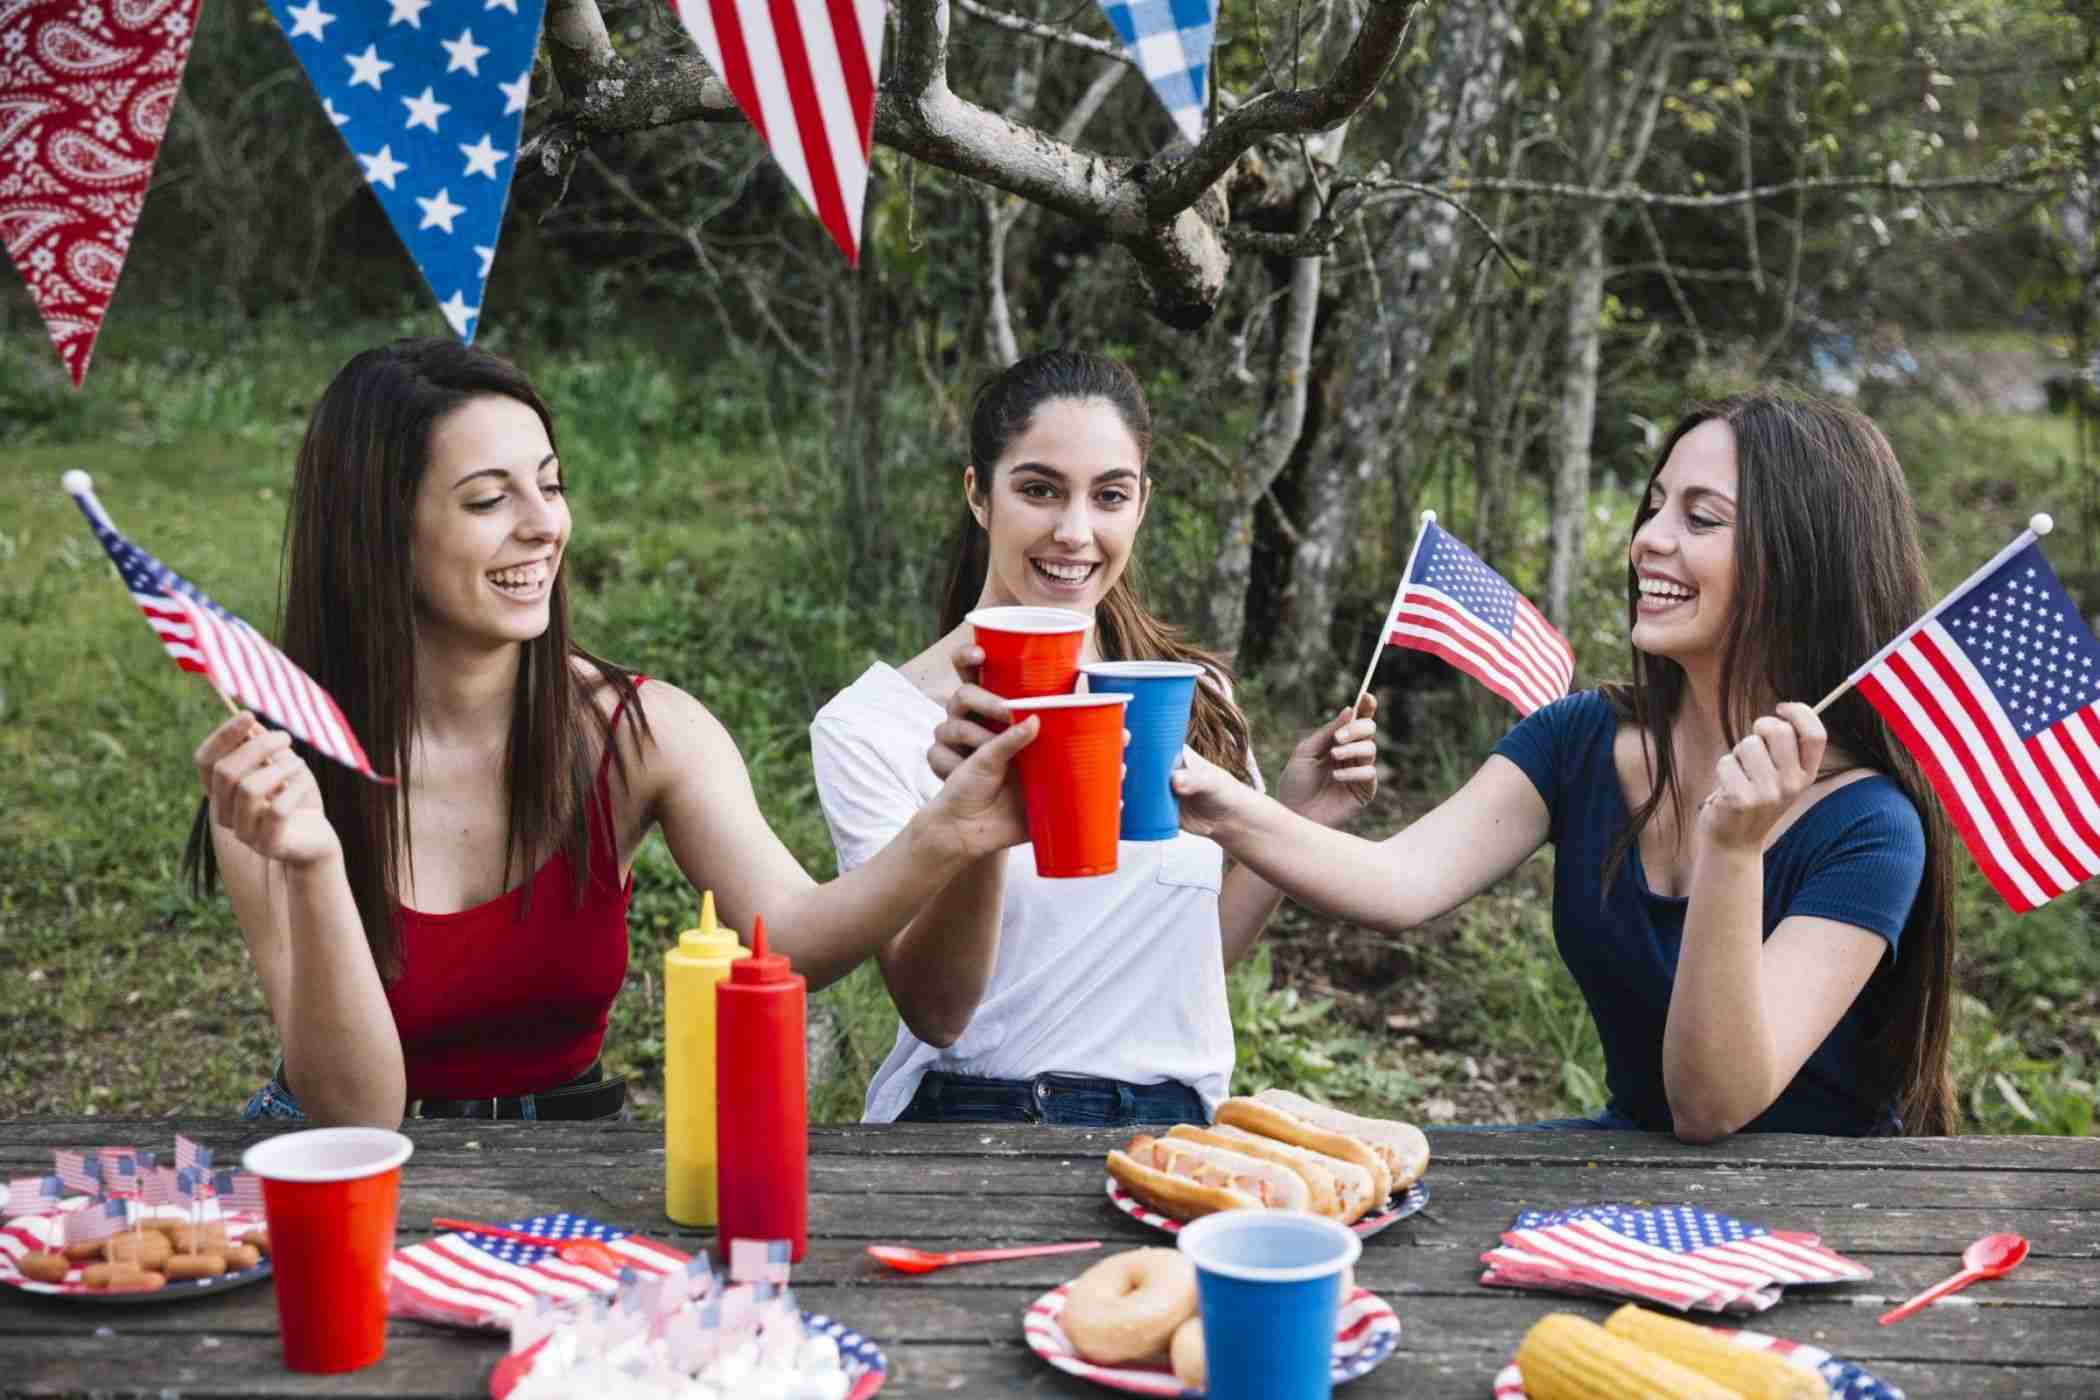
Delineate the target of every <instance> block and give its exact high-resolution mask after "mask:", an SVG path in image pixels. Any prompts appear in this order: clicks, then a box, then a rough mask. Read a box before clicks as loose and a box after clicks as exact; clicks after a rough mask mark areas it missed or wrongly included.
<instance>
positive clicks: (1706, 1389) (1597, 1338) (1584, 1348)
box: [1517, 1313, 1742, 1400]
mask: <svg viewBox="0 0 2100 1400" xmlns="http://www.w3.org/2000/svg"><path fill="white" fill-rule="evenodd" d="M1517 1369H1518V1370H1519V1371H1521V1372H1523V1374H1524V1393H1525V1394H1526V1395H1528V1396H1530V1397H1531V1400H1742V1397H1741V1396H1739V1395H1738V1394H1737V1393H1736V1392H1735V1391H1733V1390H1730V1389H1729V1388H1728V1387H1727V1386H1724V1385H1720V1384H1717V1383H1716V1382H1714V1381H1710V1380H1708V1379H1707V1378H1706V1377H1704V1376H1702V1375H1700V1374H1699V1373H1698V1372H1697V1371H1688V1370H1686V1369H1685V1368H1684V1367H1682V1366H1680V1365H1678V1364H1677V1363H1676V1362H1674V1361H1670V1360H1667V1359H1665V1358H1664V1357H1661V1356H1658V1355H1656V1354H1655V1353H1654V1352H1652V1351H1649V1350H1648V1349H1647V1348H1645V1347H1639V1346H1635V1345H1634V1344H1633V1343H1632V1342H1629V1341H1627V1340H1625V1339H1624V1338H1622V1337H1615V1336H1613V1335H1612V1334H1611V1333H1609V1332H1607V1331H1605V1330H1604V1329H1603V1328H1602V1327H1599V1326H1598V1325H1597V1324H1596V1323H1594V1322H1591V1321H1589V1320H1587V1319H1585V1318H1580V1317H1577V1316H1575V1314H1573V1313H1548V1314H1546V1316H1544V1317H1542V1318H1540V1319H1539V1320H1538V1321H1537V1322H1536V1323H1534V1324H1532V1328H1531V1330H1530V1331H1529V1332H1526V1333H1525V1334H1524V1341H1523V1344H1522V1345H1521V1346H1519V1347H1518V1348H1517Z"/></svg>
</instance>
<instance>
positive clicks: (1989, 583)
mask: <svg viewBox="0 0 2100 1400" xmlns="http://www.w3.org/2000/svg"><path fill="white" fill-rule="evenodd" d="M2048 532H2049V517H2047V516H2046V515H2042V516H2036V517H2035V519H2034V521H2033V522H2032V524H2031V526H2030V528H2029V529H2027V530H2026V531H2024V532H2022V533H2021V535H2020V536H2019V538H2017V539H2015V540H2014V541H2013V542H2012V543H2011V544H2010V545H2008V546H2006V548H2005V549H2003V550H2001V551H2000V552H1999V553H1998V555H1997V557H1996V558H1994V559H1992V560H1991V561H1990V562H1989V563H1988V564H1986V565H1984V566H1983V568H1981V569H1979V570H1978V571H1977V572H1976V573H1975V574H1973V575H1971V576H1970V577H1969V579H1968V581H1967V582H1965V583H1963V584H1962V585H1961V587H1959V588H1957V589H1955V590H1954V592H1952V593H1950V594H1948V595H1947V597H1946V598H1945V599H1944V600H1942V601H1941V603H1940V604H1939V606H1938V607H1936V608H1934V609H1933V610H1932V611H1931V612H1929V613H1927V614H1926V615H1925V617H1924V618H1923V619H1921V620H1920V621H1918V622H1916V623H1914V624H1913V625H1912V626H1911V627H1910V629H1909V630H1907V631H1906V632H1904V633H1903V635H1901V636H1900V637H1898V638H1896V640H1895V641H1893V642H1890V643H1889V644H1888V645H1887V646H1886V647H1884V648H1883V649H1882V650H1881V651H1880V652H1878V653H1877V654H1876V655H1875V656H1874V657H1873V659H1872V660H1870V661H1868V662H1867V664H1866V665H1864V666H1862V667H1861V668H1860V669H1859V670H1858V671H1856V672H1854V673H1853V675H1852V676H1851V677H1850V678H1849V679H1848V680H1847V681H1846V683H1845V686H1840V687H1839V688H1838V690H1837V691H1834V692H1832V698H1835V696H1836V695H1838V694H1842V693H1843V691H1844V690H1845V688H1846V687H1847V686H1851V685H1857V686H1858V687H1859V692H1860V694H1861V695H1862V696H1863V697H1865V699H1866V701H1867V703H1868V704H1870V705H1872V706H1873V707H1874V709H1875V711H1876V712H1877V713H1879V714H1880V715H1881V717H1882V719H1883V720H1885V721H1886V722H1887V723H1888V726H1889V729H1890V730H1891V731H1892V732H1893V733H1894V734H1895V736H1896V737H1897V738H1898V739H1899V740H1901V741H1902V744H1903V747H1904V748H1906V749H1908V750H1909V751H1910V754H1911V757H1913V758H1914V759H1916V760H1917V763H1918V766H1919V768H1920V769H1922V770H1923V772H1924V774H1925V776H1926V778H1927V779H1928V780H1929V781H1930V782H1931V783H1932V787H1933V791H1935V792H1936V793H1938V794H1939V798H1940V803H1941V805H1942V806H1944V807H1945V808H1946V809H1947V815H1948V817H1949V818H1950V819H1951V820H1952V821H1953V823H1954V829H1955V830H1956V831H1959V832H1960V833H1961V838H1962V841H1963V843H1964V844H1966V845H1967V846H1968V848H1969V854H1970V855H1971V856H1973V857H1974V858H1975V860H1976V864H1977V865H1978V866H1979V867H1980V868H1981V869H1982V870H1983V873H1984V876H1985V877H1986V878H1987V879H1989V880H1990V882H1991V888H1993V889H1995V890H1996V891H1997V892H1998V894H1999V897H2000V898H2002V899H2004V901H2005V902H2006V903H2007V904H2008V905H2010V906H2012V909H2013V911H2014V912H2015V913H2021V914H2024V913H2026V912H2027V911H2028V910H2030V909H2034V908H2038V907H2039V906H2041V905H2043V904H2046V903H2048V902H2049V901H2050V900H2052V899H2054V898H2055V897H2056V896H2058V895H2060V894H2062V893H2063V892H2064V891H2065V890H2068V889H2071V888H2072V887H2073V886H2075V885H2078V884H2081V883H2082V882H2084V881H2085V880H2088V879H2090V878H2091V877H2092V876H2093V875H2094V874H2095V873H2100V642H2096V641H2095V640H2094V638H2093V634H2092V632H2091V631H2090V630H2088V629H2087V627H2086V625H2085V623H2084V621H2083V620H2082V619H2081V617H2080V615H2079V610H2078V605H2077V604H2076V603H2074V602H2073V601H2072V600H2071V597H2070V595H2069V594H2068V593H2067V592H2066V591H2065V590H2064V586H2063V584H2062V582H2061V581H2060V580H2059V579H2058V578H2057V576H2056V571H2055V570H2054V569H2052V568H2050V567H2049V561H2048V560H2047V559H2045V558H2043V557H2042V549H2041V545H2040V543H2039V537H2040V536H2042V535H2045V534H2047V533H2048ZM1825 703H1828V701H1827V700H1826V702H1825ZM1818 708H1821V707H1820V706H1818Z"/></svg>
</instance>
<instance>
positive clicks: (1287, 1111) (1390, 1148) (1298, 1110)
mask: <svg viewBox="0 0 2100 1400" xmlns="http://www.w3.org/2000/svg"><path fill="white" fill-rule="evenodd" d="M1250 1103H1251V1104H1255V1105H1259V1106H1260V1107H1262V1108H1266V1109H1269V1110H1273V1111H1274V1112H1275V1113H1276V1114H1277V1115H1278V1117H1279V1120H1280V1122H1278V1120H1271V1119H1268V1118H1266V1117H1263V1116H1261V1115H1253V1116H1254V1117H1255V1118H1256V1119H1257V1120H1258V1121H1249V1118H1248V1117H1245V1116H1242V1117H1236V1118H1234V1119H1231V1120H1228V1119H1227V1118H1226V1117H1225V1107H1226V1106H1227V1105H1231V1104H1242V1105H1245V1104H1250ZM1218 1120H1219V1121H1220V1122H1226V1121H1231V1122H1234V1123H1236V1124H1237V1125H1238V1126H1240V1127H1243V1128H1248V1129H1251V1130H1252V1131H1254V1132H1258V1133H1262V1134H1264V1135H1266V1136H1269V1137H1281V1138H1282V1139H1283V1140H1284V1141H1285V1142H1296V1143H1300V1144H1302V1145H1304V1146H1307V1147H1311V1148H1313V1150H1314V1151H1316V1152H1326V1151H1329V1150H1330V1149H1328V1148H1324V1147H1320V1146H1319V1145H1318V1144H1317V1143H1316V1142H1313V1141H1308V1140H1307V1139H1308V1137H1309V1136H1310V1135H1312V1134H1317V1133H1333V1134H1339V1135H1340V1136H1342V1137H1345V1138H1351V1139H1354V1140H1355V1141H1357V1142H1359V1143H1361V1144H1362V1145H1363V1146H1365V1147H1367V1148H1369V1149H1370V1150H1371V1151H1372V1152H1373V1153H1375V1154H1376V1155H1377V1157H1378V1159H1379V1161H1381V1162H1382V1163H1384V1164H1385V1168H1386V1170H1387V1171H1389V1172H1390V1173H1391V1174H1392V1187H1391V1189H1392V1190H1394V1191H1405V1190H1406V1189H1407V1188H1408V1187H1410V1186H1412V1185H1414V1184H1415V1183H1416V1182H1417V1181H1420V1180H1421V1179H1422V1173H1423V1172H1425V1171H1427V1170H1429V1139H1428V1138H1426V1137H1423V1136H1422V1130H1421V1129H1420V1128H1417V1127H1416V1126H1415V1125H1414V1124H1412V1123H1403V1122H1400V1121H1399V1120H1398V1119H1394V1118H1363V1117H1359V1116H1358V1115H1356V1114H1354V1113H1344V1112H1343V1111H1342V1110H1341V1109H1338V1108H1329V1107H1328V1106H1327V1105H1326V1104H1320V1103H1314V1102H1313V1101H1312V1100H1311V1099H1308V1098H1306V1097H1305V1096H1304V1095H1303V1094H1294V1093H1292V1092H1291V1091H1290V1090H1288V1089H1264V1090H1262V1091H1261V1092H1260V1093H1259V1094H1256V1095H1255V1096H1254V1097H1253V1098H1252V1099H1251V1100H1250V1099H1227V1100H1226V1101H1225V1104H1221V1105H1220V1106H1219V1109H1218ZM1272 1123H1276V1124H1277V1125H1276V1126H1271V1124H1272ZM1286 1125H1287V1126H1286Z"/></svg>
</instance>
